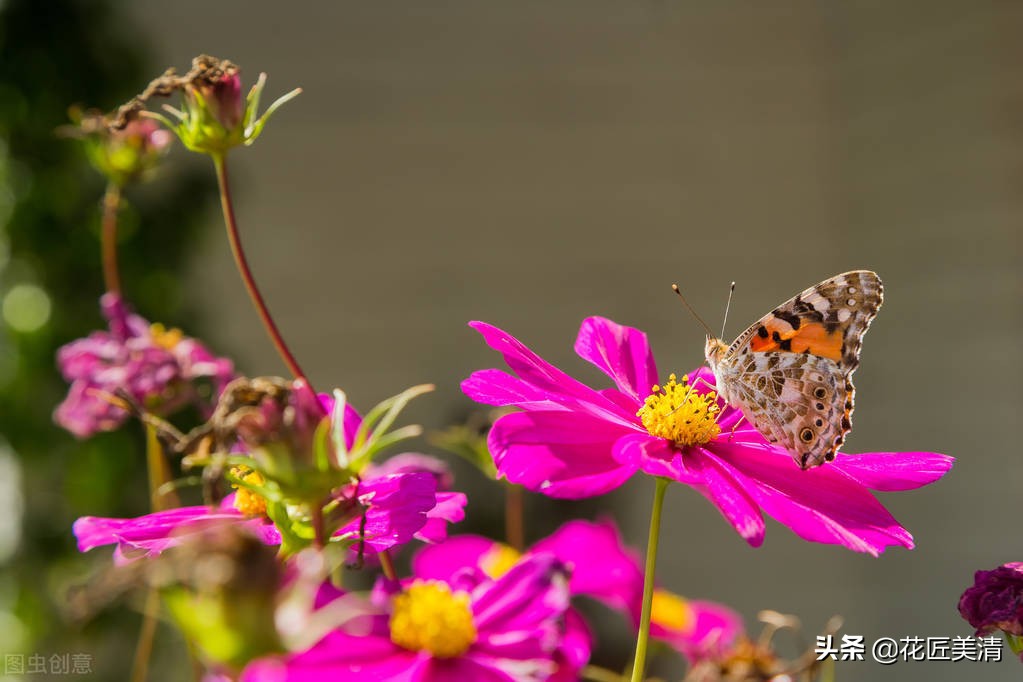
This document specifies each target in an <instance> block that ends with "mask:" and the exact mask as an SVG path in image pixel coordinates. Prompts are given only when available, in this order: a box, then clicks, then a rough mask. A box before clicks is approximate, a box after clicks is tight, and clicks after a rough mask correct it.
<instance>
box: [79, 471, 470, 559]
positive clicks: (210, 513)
mask: <svg viewBox="0 0 1023 682" xmlns="http://www.w3.org/2000/svg"><path fill="white" fill-rule="evenodd" d="M348 494H354V495H356V497H357V499H358V501H359V503H360V504H362V505H364V506H365V507H366V514H365V522H363V518H362V516H361V515H360V516H357V517H356V518H354V519H352V520H351V521H349V522H348V523H346V524H345V525H343V526H342V527H341V528H339V529H338V530H337V531H336V532H335V533H334V537H335V538H343V539H345V540H348V541H351V542H352V543H354V545H356V547H357V546H358V545H359V544H364V546H363V548H362V551H364V552H366V553H368V554H374V553H377V552H382V551H384V550H387V549H391V548H392V547H397V546H400V545H404V544H406V543H408V542H410V541H411V540H412V539H417V540H422V541H424V542H437V541H441V540H443V539H444V537H446V535H447V528H446V526H447V524H448V523H454V522H457V521H461V520H462V519H463V518H464V517H465V512H464V507H465V502H466V498H465V495H464V494H462V493H445V492H437V484H436V482H435V480H434V479H433V478H432V477H431V476H430V475H429V474H426V473H408V474H390V475H387V476H381V477H379V478H375V479H367V480H364V481H362V482H361V483H360V484H359V486H358V492H355V488H354V486H352V490H351V491H348ZM242 499H243V498H242V496H241V495H228V496H227V497H226V498H224V500H223V502H222V503H221V505H220V506H219V507H218V508H215V509H210V508H209V507H204V506H193V507H179V508H177V509H170V510H167V511H160V512H154V513H152V514H146V515H145V516H140V517H138V518H134V519H115V518H102V517H96V516H83V517H82V518H80V519H78V520H77V521H75V523H74V526H73V528H72V530H73V532H74V534H75V537H76V538H78V549H79V550H80V551H82V552H87V551H89V550H90V549H92V548H93V547H99V546H101V545H111V544H116V545H117V548H116V549H115V550H114V561H115V563H117V564H125V563H128V562H131V561H134V560H136V559H139V558H142V557H153V556H156V555H158V554H160V553H161V552H163V551H164V550H165V549H167V548H168V547H173V546H176V545H179V544H181V543H182V542H183V541H184V540H185V539H186V538H187V537H188V536H189V535H190V534H192V533H197V532H200V531H202V530H203V529H205V528H208V527H209V526H210V525H213V524H218V523H231V524H239V525H242V526H245V527H246V528H247V529H249V530H250V531H251V532H252V533H253V534H255V535H256V537H258V538H260V539H261V540H262V541H263V542H265V543H266V544H268V545H279V544H281V534H280V531H278V530H277V528H276V526H274V524H273V522H271V521H270V519H269V518H267V517H266V516H265V515H258V516H253V515H251V513H246V512H247V511H248V510H249V508H250V505H251V504H252V502H251V500H246V501H245V502H244V504H242V503H240V501H241V500H242ZM239 507H240V509H239Z"/></svg>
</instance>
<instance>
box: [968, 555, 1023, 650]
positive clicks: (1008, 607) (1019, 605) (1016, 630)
mask: <svg viewBox="0 0 1023 682" xmlns="http://www.w3.org/2000/svg"><path fill="white" fill-rule="evenodd" d="M959 613H960V614H962V616H963V618H965V619H966V620H967V621H969V623H970V625H972V626H973V627H975V628H977V636H978V637H979V636H981V635H985V634H988V633H991V632H994V631H995V630H1001V631H1002V632H1006V633H1008V634H1010V635H1015V636H1016V637H1023V562H1018V561H1017V562H1013V563H1008V564H1003V565H1002V566H999V567H998V568H996V569H994V570H993V571H977V572H976V573H975V574H974V578H973V587H971V588H969V589H967V590H966V591H965V592H963V596H962V597H960V599H959Z"/></svg>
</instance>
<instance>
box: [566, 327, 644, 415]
mask: <svg viewBox="0 0 1023 682" xmlns="http://www.w3.org/2000/svg"><path fill="white" fill-rule="evenodd" d="M575 352H576V353H578V354H579V357H581V358H583V359H584V360H588V361H589V362H592V363H593V364H594V365H596V366H597V367H598V368H600V369H601V371H603V372H604V373H605V374H607V375H608V376H609V377H611V378H612V379H613V380H614V382H615V384H616V385H617V386H618V388H619V389H620V390H621V391H622V393H625V394H626V395H628V396H630V397H631V398H633V399H634V400H636V402H637V403H642V402H643V399H644V398H646V396H647V395H649V393H650V389H651V388H652V387H653V386H654V384H656V383H657V365H656V364H655V363H654V355H653V353H652V352H651V351H650V342H649V341H647V337H646V334H644V333H643V332H641V331H640V330H638V329H634V328H633V327H626V326H623V325H620V324H617V323H615V322H612V321H611V320H609V319H607V318H605V317H588V318H586V319H585V320H583V323H582V326H581V327H580V328H579V335H578V336H577V337H576V340H575ZM637 408H638V405H637Z"/></svg>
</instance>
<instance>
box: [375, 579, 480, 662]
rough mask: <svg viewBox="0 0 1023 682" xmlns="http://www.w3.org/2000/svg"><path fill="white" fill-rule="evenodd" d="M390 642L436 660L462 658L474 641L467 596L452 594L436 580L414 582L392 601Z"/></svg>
mask: <svg viewBox="0 0 1023 682" xmlns="http://www.w3.org/2000/svg"><path fill="white" fill-rule="evenodd" d="M391 641H392V642H394V643H395V644H397V645H398V646H400V647H403V648H405V649H409V650H410V651H429V652H430V653H431V654H433V655H434V656H436V657H437V658H454V657H456V656H461V655H462V654H464V653H465V652H466V651H468V649H469V647H470V646H472V644H473V642H475V641H476V624H475V623H474V622H473V620H472V610H471V609H470V608H469V593H468V592H452V591H451V588H450V587H448V586H447V584H446V583H443V582H440V581H438V580H416V581H415V582H413V583H412V585H411V587H409V588H408V589H407V590H405V591H404V592H402V593H401V594H399V595H398V596H396V597H395V598H394V612H393V613H392V614H391Z"/></svg>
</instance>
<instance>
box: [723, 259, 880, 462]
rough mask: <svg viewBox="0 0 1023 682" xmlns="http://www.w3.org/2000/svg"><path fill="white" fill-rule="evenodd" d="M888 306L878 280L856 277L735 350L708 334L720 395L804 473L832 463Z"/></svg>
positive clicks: (804, 298)
mask: <svg viewBox="0 0 1023 682" xmlns="http://www.w3.org/2000/svg"><path fill="white" fill-rule="evenodd" d="M882 299H883V287H882V286H881V280H880V279H879V278H878V276H877V275H876V274H875V273H873V272H870V271H869V270H853V271H852V272H846V273H844V274H841V275H837V276H835V277H832V278H831V279H828V280H825V281H823V282H821V283H820V284H818V285H817V286H814V287H810V288H809V289H807V290H806V291H804V292H803V293H801V294H799V295H798V296H796V297H795V298H793V299H791V300H789V301H788V302H786V303H783V304H781V305H780V306H778V307H777V308H775V309H774V310H772V311H771V312H770V313H768V314H767V315H765V316H764V317H763V318H761V319H760V321H759V322H757V323H756V324H754V325H753V326H751V327H750V328H749V329H747V330H746V331H744V332H743V333H742V334H740V335H739V338H737V339H736V340H735V341H734V342H733V343H732V345H730V346H726V345H725V344H724V343H723V342H722V341H721V339H718V338H714V337H713V336H711V335H709V334H708V336H707V346H706V355H707V362H708V364H709V365H710V368H711V369H712V370H713V371H714V377H715V379H716V382H717V391H718V394H719V395H720V396H721V398H722V399H724V400H725V401H726V402H727V403H728V404H729V405H732V406H733V407H735V408H737V409H739V410H741V411H742V413H743V415H745V417H746V419H748V420H749V421H750V423H752V424H753V425H754V426H755V427H756V428H757V430H758V431H760V433H762V434H763V435H764V436H765V437H766V438H767V439H768V440H769V441H771V442H772V443H778V444H780V445H781V446H782V447H784V448H785V449H786V450H788V451H789V452H790V453H791V454H792V457H793V459H795V461H796V463H797V464H798V465H799V466H800V467H802V468H803V469H808V468H810V467H814V466H818V465H820V464H823V463H824V462H826V461H831V460H832V459H834V458H835V452H837V451H838V448H839V446H840V445H842V442H843V441H844V440H845V436H846V434H847V433H849V431H850V429H852V421H851V418H852V411H853V383H852V373H853V370H855V369H856V367H857V365H859V363H860V346H861V344H862V341H863V335H864V334H865V333H866V331H867V327H868V326H869V325H870V321H871V320H872V319H874V315H876V314H877V311H878V309H879V308H880V307H881V301H882Z"/></svg>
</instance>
